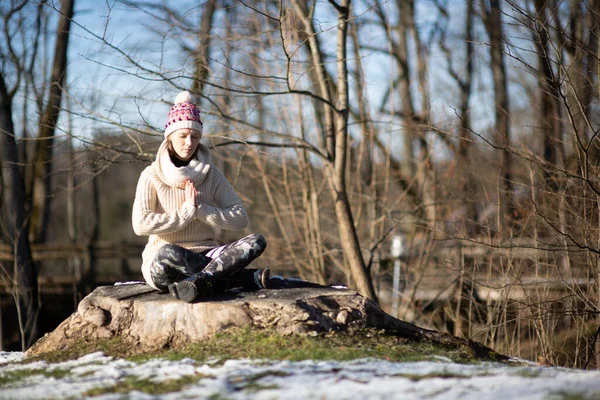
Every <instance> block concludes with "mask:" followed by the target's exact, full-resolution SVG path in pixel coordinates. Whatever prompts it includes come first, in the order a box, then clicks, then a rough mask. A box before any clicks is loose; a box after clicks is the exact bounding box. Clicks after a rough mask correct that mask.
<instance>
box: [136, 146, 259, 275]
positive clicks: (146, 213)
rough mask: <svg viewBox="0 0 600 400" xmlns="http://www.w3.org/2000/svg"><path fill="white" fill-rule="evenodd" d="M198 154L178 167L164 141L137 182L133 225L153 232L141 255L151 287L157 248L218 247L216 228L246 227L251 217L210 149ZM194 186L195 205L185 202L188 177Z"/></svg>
mask: <svg viewBox="0 0 600 400" xmlns="http://www.w3.org/2000/svg"><path fill="white" fill-rule="evenodd" d="M199 146H200V148H199V151H198V157H197V158H194V159H193V160H192V161H190V163H189V165H187V166H184V167H180V168H177V167H176V166H175V165H174V164H173V163H172V162H171V158H170V157H169V152H168V149H167V142H166V140H165V141H163V143H162V144H161V146H160V148H159V149H158V152H157V155H156V161H154V162H153V163H152V164H151V165H150V166H149V167H147V168H146V169H145V170H144V171H143V172H142V174H141V175H140V179H139V181H138V185H137V189H136V192H135V201H134V203H133V213H132V224H133V230H134V231H135V233H136V234H137V235H138V236H149V239H148V244H147V245H146V247H145V249H144V251H143V253H142V274H143V276H144V279H145V280H146V282H148V284H149V285H150V286H152V287H155V285H154V283H153V282H152V279H151V278H150V264H151V263H152V260H153V259H154V255H155V254H156V252H157V251H158V249H159V248H160V247H161V246H163V245H165V244H167V243H173V244H177V245H179V246H182V247H185V248H187V249H190V250H192V251H196V252H200V251H203V250H206V249H209V248H212V247H215V246H217V245H218V244H217V243H216V242H215V233H214V228H221V229H230V230H242V229H244V228H245V227H246V226H247V225H248V216H247V214H246V210H245V208H244V206H243V205H242V202H241V200H240V198H239V197H238V196H237V195H236V193H235V191H234V190H233V188H232V187H231V185H230V184H229V182H227V179H226V178H225V177H224V176H223V173H222V172H221V171H219V170H218V169H217V168H216V167H215V166H214V165H212V163H211V155H210V150H209V149H208V148H207V147H206V146H204V145H202V144H200V145H199ZM188 179H189V180H191V181H192V182H193V183H194V186H195V187H196V191H197V192H198V196H197V197H196V204H197V207H194V206H192V205H190V204H189V203H186V202H185V201H184V199H185V197H184V187H185V181H186V180H188Z"/></svg>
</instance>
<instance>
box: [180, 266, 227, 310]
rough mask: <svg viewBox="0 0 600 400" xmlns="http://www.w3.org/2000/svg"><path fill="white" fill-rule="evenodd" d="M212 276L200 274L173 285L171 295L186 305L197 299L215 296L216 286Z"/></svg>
mask: <svg viewBox="0 0 600 400" xmlns="http://www.w3.org/2000/svg"><path fill="white" fill-rule="evenodd" d="M216 283H217V282H215V280H214V279H213V276H212V274H209V273H206V272H204V271H202V272H199V273H197V274H194V275H192V276H190V277H189V278H186V279H184V280H182V281H179V282H175V283H171V284H170V285H169V293H171V296H173V297H175V298H176V299H181V300H183V301H185V302H186V303H191V302H192V301H194V300H196V298H197V297H199V296H202V297H209V296H212V295H213V294H215V292H216V287H217V286H219V285H217V284H216Z"/></svg>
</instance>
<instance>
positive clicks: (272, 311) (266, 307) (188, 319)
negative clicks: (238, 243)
mask: <svg viewBox="0 0 600 400" xmlns="http://www.w3.org/2000/svg"><path fill="white" fill-rule="evenodd" d="M247 325H252V326H255V327H259V328H265V327H270V328H274V329H275V330H277V331H278V332H280V333H283V334H294V333H299V334H316V333H318V332H323V331H331V330H346V329H348V328H352V327H374V328H380V329H385V330H388V331H390V332H394V333H395V334H397V335H400V336H403V337H407V338H412V339H420V340H423V339H425V340H430V341H433V342H437V343H443V344H449V345H453V346H457V345H458V346H467V347H469V348H471V349H472V350H473V352H474V355H476V356H483V357H488V356H490V355H494V354H493V352H492V351H491V350H490V349H488V348H486V347H484V346H481V345H479V344H477V343H474V342H471V341H467V340H465V339H459V338H455V337H453V336H450V335H448V334H443V333H440V332H436V331H431V330H426V329H422V328H419V327H417V326H415V325H412V324H408V323H406V322H403V321H400V320H398V319H395V318H393V317H391V316H390V315H388V314H386V313H384V312H383V311H382V310H381V309H380V308H379V307H378V306H377V305H376V304H375V303H374V302H372V301H370V300H368V299H366V298H364V297H363V296H361V295H359V294H358V293H357V292H355V291H353V290H348V289H336V288H330V287H304V288H286V289H276V290H274V289H269V290H261V291H257V292H251V293H233V292H232V293H226V294H223V295H220V296H216V297H214V298H210V299H205V300H203V301H198V302H195V303H189V304H188V303H185V302H183V301H181V300H177V299H174V298H173V297H171V296H169V295H168V294H159V293H158V292H157V291H155V290H153V289H152V288H150V287H149V286H147V285H145V284H128V285H115V286H102V287H99V288H97V289H96V290H94V291H93V292H92V293H91V294H90V295H88V296H87V297H85V298H84V299H83V300H82V301H81V302H80V303H79V306H78V307H77V311H76V312H75V313H73V314H72V315H71V316H70V317H69V318H67V319H66V320H65V321H63V322H62V323H61V324H60V325H59V326H58V327H57V328H56V329H55V330H54V331H53V332H51V333H48V334H46V335H45V336H44V337H43V338H41V339H40V340H38V341H37V342H36V343H35V344H34V345H33V346H32V347H31V348H30V349H29V350H28V351H27V353H26V355H27V356H34V355H39V354H42V353H46V352H49V351H56V350H61V349H64V348H66V347H68V346H69V345H70V344H71V343H73V342H75V341H79V340H86V341H94V340H102V339H110V338H114V337H120V338H121V339H122V340H124V341H125V342H126V343H129V344H131V345H132V346H135V348H136V350H139V351H140V352H143V351H152V350H157V349H160V348H164V347H174V348H176V347H179V346H182V345H185V344H189V343H190V342H194V341H202V340H205V339H207V338H208V337H210V336H211V335H213V334H214V333H216V332H218V331H221V330H223V329H226V328H229V327H241V326H247Z"/></svg>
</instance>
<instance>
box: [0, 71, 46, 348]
mask: <svg viewBox="0 0 600 400" xmlns="http://www.w3.org/2000/svg"><path fill="white" fill-rule="evenodd" d="M0 151H1V154H2V183H3V186H2V192H3V200H4V202H3V204H2V205H3V206H4V216H5V217H6V220H4V221H3V222H2V227H3V228H4V230H5V231H6V232H3V233H4V234H5V235H6V236H7V237H8V240H9V244H11V245H12V246H13V255H14V259H15V273H16V275H17V276H15V277H13V279H14V282H15V283H16V286H17V287H16V291H17V292H16V293H15V294H17V296H15V299H18V301H17V302H16V303H17V306H18V307H21V313H20V315H21V321H20V325H21V327H22V335H23V337H22V344H23V347H24V348H23V350H25V348H26V347H28V346H29V345H31V344H32V343H33V340H34V339H35V336H36V331H37V326H36V325H37V315H38V309H39V304H38V285H37V276H38V271H37V270H36V269H35V266H34V264H33V261H32V258H31V249H30V246H29V238H28V235H27V231H28V228H29V226H28V219H27V215H26V210H25V181H24V179H23V176H22V174H21V171H20V168H19V160H18V159H17V157H18V152H17V144H16V141H15V130H14V125H13V121H12V97H11V95H10V94H9V93H8V90H7V87H6V84H5V81H4V75H3V74H2V71H0ZM23 311H24V312H23Z"/></svg>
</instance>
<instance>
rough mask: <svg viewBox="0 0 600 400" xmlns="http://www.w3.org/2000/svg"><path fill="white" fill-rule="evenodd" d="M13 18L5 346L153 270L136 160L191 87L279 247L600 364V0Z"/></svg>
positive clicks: (195, 0) (475, 330) (204, 5)
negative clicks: (138, 220) (137, 213)
mask: <svg viewBox="0 0 600 400" xmlns="http://www.w3.org/2000/svg"><path fill="white" fill-rule="evenodd" d="M0 16H1V17H2V23H1V28H2V29H1V34H0V151H1V154H2V156H1V161H0V165H1V168H2V174H1V179H2V181H1V188H2V190H1V192H0V201H1V205H2V208H1V225H0V241H1V243H2V246H3V247H2V248H1V249H2V250H1V251H0V267H1V268H0V278H1V279H0V281H1V282H2V285H1V288H2V292H1V293H0V301H1V303H0V304H1V311H2V325H3V326H2V328H3V329H2V330H1V331H2V334H3V336H2V340H1V341H0V343H1V344H2V346H3V347H4V348H7V349H11V348H15V349H20V348H26V347H28V346H30V345H31V344H32V343H33V341H34V340H35V339H36V338H37V337H39V336H40V335H41V334H43V333H44V332H46V331H48V330H51V329H53V328H54V326H56V324H58V323H59V322H60V321H62V318H64V317H65V316H67V315H69V314H70V313H71V312H72V311H73V310H74V308H75V307H76V304H77V302H78V301H79V300H80V299H81V297H82V296H84V295H85V294H87V293H89V291H90V290H92V289H93V288H94V287H95V286H96V285H98V284H102V283H105V282H109V283H110V282H114V281H115V280H127V279H140V278H141V275H140V273H139V266H140V262H141V259H140V257H139V254H140V252H141V249H142V248H143V245H144V243H145V240H146V238H138V237H136V236H135V235H134V233H133V230H132V228H131V222H130V218H131V205H132V203H133V196H134V193H135V187H136V182H137V178H138V176H139V173H140V172H141V170H142V169H143V168H144V167H145V166H146V165H148V163H149V162H151V161H152V160H153V157H154V154H155V151H156V149H157V148H158V144H159V143H160V141H161V140H162V130H163V126H164V123H165V122H166V116H167V113H168V110H169V108H170V107H171V105H172V101H173V99H174V97H175V95H176V94H177V93H178V92H179V91H181V90H190V91H192V92H193V93H195V94H196V95H198V96H199V98H200V99H201V101H200V104H199V106H200V107H201V114H202V117H203V120H204V125H205V133H204V138H203V142H204V143H206V144H207V145H209V146H211V147H212V148H213V158H214V159H215V162H216V163H217V165H218V166H219V167H220V168H221V169H222V170H223V171H224V172H225V175H226V176H227V177H228V179H229V180H230V182H231V183H232V184H233V185H234V187H235V189H236V191H237V192H238V194H239V195H240V197H241V198H242V199H243V201H244V203H245V205H246V207H247V209H248V212H249V215H250V216H251V223H250V226H249V227H248V228H247V232H242V233H241V234H245V233H249V232H260V233H262V234H263V235H264V236H265V237H266V238H267V241H268V244H269V245H268V250H267V251H266V253H265V254H264V255H263V257H261V259H259V260H258V261H257V265H258V266H260V267H269V268H271V269H272V270H273V272H274V273H279V274H282V275H285V276H290V275H291V276H299V277H302V278H304V279H308V280H311V281H315V282H320V283H324V284H334V283H342V284H347V285H349V286H351V287H354V288H356V289H357V290H358V291H359V292H361V293H362V294H363V295H365V296H367V297H369V298H371V299H373V300H375V301H378V302H379V303H380V305H381V306H382V307H383V308H384V309H385V310H388V311H389V310H390V309H392V308H393V307H395V308H394V312H395V313H397V315H398V317H399V318H401V319H404V320H406V321H409V322H412V323H415V324H417V325H420V326H423V327H428V328H432V329H437V330H441V331H448V332H450V333H452V334H455V335H459V336H464V337H468V338H472V339H474V340H477V341H480V342H482V343H484V344H486V345H488V346H491V347H492V348H494V349H495V350H497V351H499V352H501V353H506V354H510V355H515V356H521V357H525V358H529V359H534V360H537V359H542V360H543V361H544V362H547V363H552V364H558V365H565V366H573V367H585V368H588V367H597V366H598V365H600V364H599V361H600V351H598V350H600V344H599V343H598V342H597V337H598V333H599V332H600V314H599V308H598V307H599V300H600V281H599V279H598V278H599V273H600V264H599V261H600V260H599V258H598V257H599V255H600V232H599V229H600V219H599V211H600V210H599V207H600V203H599V198H598V196H599V194H600V191H599V190H600V186H599V182H598V163H599V162H600V153H599V150H600V148H599V146H598V144H599V142H598V138H597V133H598V127H599V118H598V114H597V109H598V105H599V104H598V90H599V87H598V68H599V66H598V54H599V45H600V43H599V41H598V34H599V32H600V26H599V24H598V23H599V21H600V1H598V0H587V1H574V0H572V1H567V0H564V1H561V0H519V1H500V0H481V1H479V0H477V1H476V0H464V1H458V0H456V1H452V0H390V1H376V0H355V1H352V2H350V0H327V1H325V0H320V1H311V0H298V1H291V0H281V1H275V0H272V1H269V0H264V1H259V0H256V1H250V0H246V1H241V0H239V1H235V0H186V1H151V0H148V1H123V0H121V1H119V0H113V1H108V0H107V1H106V2H94V1H89V0H88V1H86V0H61V1H49V0H46V1H23V0H2V2H0ZM219 235H220V237H219V238H220V240H222V241H224V242H225V241H228V240H231V239H234V238H236V237H238V235H240V234H239V233H235V232H234V233H232V232H220V234H219ZM394 237H400V238H402V244H403V246H402V252H401V255H400V257H399V259H400V263H401V273H400V281H399V293H397V292H396V293H394V292H393V290H392V287H393V285H392V277H393V265H394V259H393V257H392V256H391V254H390V246H391V243H392V239H393V238H394ZM61 288H62V289H61ZM394 304H395V306H394Z"/></svg>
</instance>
